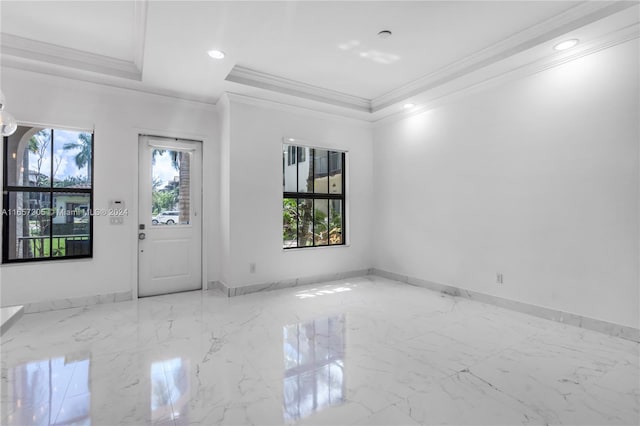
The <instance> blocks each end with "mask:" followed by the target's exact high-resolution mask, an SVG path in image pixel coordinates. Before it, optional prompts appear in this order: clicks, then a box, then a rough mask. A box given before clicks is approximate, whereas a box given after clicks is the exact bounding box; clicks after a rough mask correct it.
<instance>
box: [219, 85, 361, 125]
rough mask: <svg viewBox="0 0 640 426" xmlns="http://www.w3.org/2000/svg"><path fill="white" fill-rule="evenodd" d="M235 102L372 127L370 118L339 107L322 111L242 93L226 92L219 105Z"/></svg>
mask: <svg viewBox="0 0 640 426" xmlns="http://www.w3.org/2000/svg"><path fill="white" fill-rule="evenodd" d="M233 103H237V104H242V105H250V106H256V107H260V108H268V109H271V110H279V111H285V112H288V113H292V114H300V115H305V116H309V117H314V118H321V119H324V120H331V121H334V122H340V123H347V124H352V125H357V126H364V127H366V128H370V126H371V121H369V120H368V119H365V118H357V117H350V116H348V115H345V114H344V112H342V111H338V110H337V109H336V111H320V110H318V109H317V108H314V107H312V106H301V105H293V104H291V103H287V102H280V101H275V100H272V99H265V98H260V97H256V96H249V95H242V94H239V93H233V92H225V93H224V94H223V95H222V96H221V97H220V100H219V101H218V104H217V106H219V107H229V106H231V105H232V104H233Z"/></svg>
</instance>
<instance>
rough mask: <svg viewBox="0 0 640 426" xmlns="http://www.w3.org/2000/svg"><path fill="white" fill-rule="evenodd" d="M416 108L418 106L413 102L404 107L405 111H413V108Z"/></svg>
mask: <svg viewBox="0 0 640 426" xmlns="http://www.w3.org/2000/svg"><path fill="white" fill-rule="evenodd" d="M415 106H416V104H413V103H411V102H408V103H406V104H404V105H403V108H404V109H411V108H413V107H415Z"/></svg>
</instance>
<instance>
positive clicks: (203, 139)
mask: <svg viewBox="0 0 640 426" xmlns="http://www.w3.org/2000/svg"><path fill="white" fill-rule="evenodd" d="M141 136H156V137H159V138H169V139H182V140H191V141H197V142H199V143H201V144H202V155H201V156H202V158H201V162H202V167H201V168H202V173H201V174H200V179H201V182H200V189H201V192H202V194H201V197H200V200H201V204H202V205H201V206H200V211H201V216H200V217H201V220H202V238H200V281H201V290H200V291H203V292H204V291H206V290H207V285H208V278H207V277H208V271H209V268H208V265H207V262H206V261H205V259H208V251H207V244H206V243H205V241H208V240H209V238H207V237H205V236H206V235H208V234H209V228H210V224H209V223H208V222H207V221H205V220H204V218H205V217H208V216H209V209H208V208H207V202H208V201H209V197H208V196H206V194H207V191H205V186H204V183H205V182H206V179H205V167H204V164H205V156H206V154H205V153H206V152H208V150H207V149H206V148H205V147H206V146H207V144H208V142H207V141H209V140H210V139H211V138H210V137H207V136H206V135H203V134H201V133H189V132H179V133H177V132H170V131H163V130H157V129H148V128H140V127H135V128H133V131H132V133H131V139H132V141H133V143H135V146H136V148H135V159H136V169H135V170H136V173H135V178H134V182H133V183H134V191H133V201H132V204H131V207H130V208H129V212H130V216H129V217H130V218H131V227H130V231H131V245H132V247H133V250H132V254H131V261H132V265H134V267H133V268H131V298H132V300H138V299H139V298H140V296H139V294H138V285H139V282H138V279H139V276H140V275H139V274H140V271H139V269H140V267H139V265H138V254H139V253H138V223H139V222H138V219H139V217H140V212H139V208H138V206H139V203H140V195H139V194H140V182H139V181H140V179H139V178H138V176H139V175H140V137H141ZM205 215H207V216H205ZM196 291H197V290H196Z"/></svg>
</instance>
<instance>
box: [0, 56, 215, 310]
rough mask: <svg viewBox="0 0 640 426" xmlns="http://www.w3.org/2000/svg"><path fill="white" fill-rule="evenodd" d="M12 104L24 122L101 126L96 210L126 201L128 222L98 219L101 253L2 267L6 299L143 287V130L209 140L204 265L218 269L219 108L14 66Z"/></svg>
mask: <svg viewBox="0 0 640 426" xmlns="http://www.w3.org/2000/svg"><path fill="white" fill-rule="evenodd" d="M1 81H2V90H3V91H4V93H5V95H6V98H7V108H8V109H10V111H11V113H13V114H14V115H15V117H16V118H17V119H18V121H20V122H23V123H33V124H43V125H50V126H54V127H55V126H57V127H62V128H64V127H76V128H87V129H92V128H94V126H95V164H94V173H95V184H94V194H95V195H94V197H95V199H94V201H95V208H103V209H106V208H107V207H108V203H109V200H112V199H122V200H124V201H125V203H126V206H127V207H128V209H129V217H127V218H126V219H125V224H124V225H120V226H114V225H110V224H109V219H108V218H107V217H95V218H94V257H93V259H83V260H73V261H50V262H40V263H28V264H9V265H3V266H1V267H0V280H1V281H0V286H1V287H0V296H1V300H0V304H1V305H2V306H7V305H13V304H24V303H30V302H39V301H47V300H56V299H62V298H74V297H83V296H91V295H100V294H109V293H117V292H123V291H128V290H133V289H135V288H136V286H137V281H136V280H137V263H136V262H137V260H136V259H137V258H136V255H137V227H136V225H137V221H138V219H137V211H138V208H137V187H136V182H137V179H138V178H137V176H138V138H137V135H138V134H139V133H150V134H156V135H161V136H171V137H183V138H192V139H199V140H203V151H204V154H203V155H204V162H203V163H204V194H205V196H204V206H203V207H204V213H205V214H204V215H203V217H204V219H205V223H204V224H203V225H204V230H205V237H204V238H203V241H205V243H206V246H205V247H204V252H205V256H206V258H205V263H206V265H207V267H208V277H206V278H205V279H206V280H208V281H212V280H216V279H218V277H219V275H218V273H219V269H220V267H219V257H220V256H219V218H218V214H219V205H218V198H219V194H218V192H219V181H218V179H219V173H218V167H219V162H220V159H219V156H220V147H219V140H218V139H219V126H218V123H217V111H216V107H215V106H212V105H205V104H200V103H194V102H187V101H180V100H177V99H174V98H169V97H164V96H156V95H150V94H144V93H140V92H135V91H130V90H124V89H117V88H113V87H108V86H101V85H96V84H91V83H85V82H77V81H72V80H68V79H61V78H56V77H53V76H47V75H41V74H34V73H30V72H25V71H19V70H15V69H6V68H5V69H2V80H1Z"/></svg>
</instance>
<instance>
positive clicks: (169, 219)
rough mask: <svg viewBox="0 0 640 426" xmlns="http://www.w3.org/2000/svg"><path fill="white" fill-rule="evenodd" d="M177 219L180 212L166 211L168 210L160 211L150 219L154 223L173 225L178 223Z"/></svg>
mask: <svg viewBox="0 0 640 426" xmlns="http://www.w3.org/2000/svg"><path fill="white" fill-rule="evenodd" d="M179 219H180V212H178V211H168V212H161V213H160V214H159V215H157V216H156V217H154V218H153V219H152V220H151V223H152V224H154V225H159V224H163V225H174V224H176V223H178V220H179Z"/></svg>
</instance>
